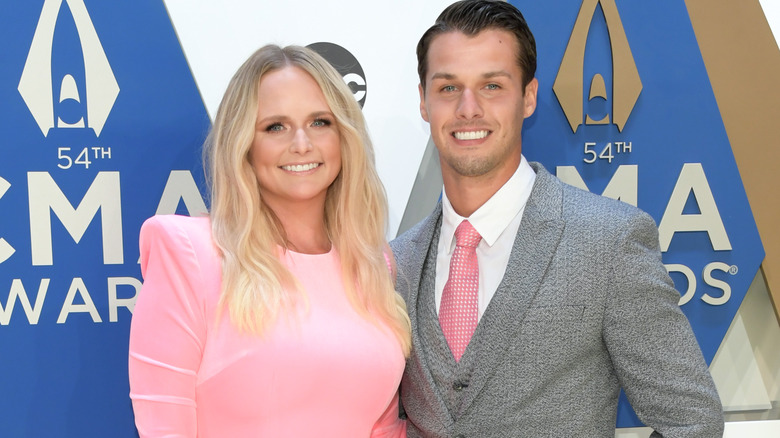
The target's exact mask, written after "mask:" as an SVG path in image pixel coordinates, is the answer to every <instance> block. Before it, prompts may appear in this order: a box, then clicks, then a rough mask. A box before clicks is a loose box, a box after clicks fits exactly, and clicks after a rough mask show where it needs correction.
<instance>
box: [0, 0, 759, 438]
mask: <svg viewBox="0 0 780 438" xmlns="http://www.w3.org/2000/svg"><path fill="white" fill-rule="evenodd" d="M283 3H284V2H264V1H259V2H258V1H238V0H235V1H231V2H208V1H185V0H169V1H162V0H139V1H134V2H101V1H97V0H35V1H24V2H6V3H4V4H3V6H2V9H3V12H2V14H0V35H1V36H2V40H3V41H4V44H3V49H2V50H0V129H2V132H3V139H2V140H0V157H1V158H0V212H1V213H0V394H2V396H0V424H1V425H2V433H0V435H2V436H13V437H17V436H18V437H23V436H24V437H26V436H47V437H59V436H62V437H76V436H79V437H104V436H114V437H134V436H137V434H136V431H135V428H134V426H133V415H132V408H131V405H130V399H129V397H128V392H129V389H128V383H127V342H128V333H129V325H130V320H131V318H132V312H133V307H134V302H135V297H136V295H137V293H138V291H139V289H140V287H141V282H142V279H141V276H140V269H139V266H138V257H139V252H138V246H137V239H138V231H139V229H140V226H141V224H142V222H143V221H144V220H145V219H146V218H148V217H150V216H152V215H154V214H170V213H179V214H189V215H196V214H203V213H204V212H206V211H207V202H206V201H205V197H204V196H203V195H204V193H205V184H204V177H203V170H202V167H201V161H200V147H201V145H202V143H203V140H204V139H205V136H206V134H207V133H208V129H209V127H210V124H211V122H210V120H211V117H213V115H214V113H215V111H216V107H217V105H218V104H219V100H220V99H221V96H222V93H223V92H224V89H225V87H226V85H227V82H228V80H229V79H230V77H231V75H232V74H233V72H234V71H235V70H236V68H237V67H238V66H239V65H240V64H241V63H242V62H243V60H244V59H245V58H246V57H247V56H248V55H249V54H251V53H252V52H253V51H254V50H256V49H257V48H258V47H260V46H261V45H263V44H266V43H277V44H282V45H284V44H300V45H307V46H311V47H312V48H314V49H315V50H318V51H320V52H321V53H323V54H324V55H325V56H326V57H327V58H328V59H329V60H330V61H331V62H333V63H334V64H335V65H338V66H339V69H340V72H341V73H342V75H343V76H344V80H345V81H346V82H347V83H348V84H349V85H350V87H351V88H352V90H353V92H354V94H355V99H356V100H358V101H359V102H360V103H361V105H362V107H363V110H364V114H365V115H366V118H367V120H368V125H369V128H370V131H371V135H372V138H373V140H374V143H375V147H376V149H377V166H378V168H379V172H380V176H381V177H382V179H383V182H384V183H385V186H386V188H387V192H388V198H389V201H390V229H389V230H388V237H389V238H392V237H394V236H395V235H396V233H397V232H398V231H399V230H400V229H403V227H404V226H405V225H406V224H405V222H406V223H408V222H409V221H410V220H412V219H420V218H422V217H424V216H425V215H426V214H427V213H428V212H429V211H430V209H431V208H432V207H433V205H434V203H435V202H436V200H437V198H438V193H439V191H440V190H439V189H440V186H439V185H438V184H440V183H437V182H436V179H435V177H434V178H432V177H431V175H435V174H436V172H437V167H436V166H437V163H436V161H435V160H431V159H430V157H431V147H432V146H431V145H430V144H429V131H428V127H427V125H426V124H425V122H424V121H423V120H422V119H421V118H420V116H419V110H418V108H419V101H418V94H417V83H418V80H417V74H416V58H415V55H414V48H415V45H416V43H417V40H418V38H419V36H420V35H421V34H422V32H423V31H424V30H425V29H426V28H427V27H428V26H430V24H431V23H432V22H433V21H434V19H435V17H436V16H437V15H438V13H439V12H440V11H441V10H442V9H443V8H444V7H445V6H446V5H447V4H449V1H427V2H422V4H420V2H412V1H397V2H386V3H366V2H361V1H351V0H342V1H338V2H330V3H327V4H322V3H321V2H294V4H289V5H288V4H283ZM512 3H513V4H515V5H516V6H518V7H519V8H520V9H521V10H522V11H523V13H524V14H525V16H526V18H527V20H528V21H529V24H530V26H531V29H532V31H533V32H534V34H535V36H536V38H537V45H538V52H539V68H538V72H537V77H538V79H539V82H540V88H539V104H538V108H537V111H536V114H535V115H534V116H533V117H532V118H531V119H529V120H528V121H527V122H526V126H525V127H524V129H525V133H524V141H523V150H524V153H525V155H526V156H527V157H528V158H529V159H530V160H535V161H541V162H542V163H543V164H544V165H545V166H546V167H547V168H548V170H550V171H551V172H554V173H556V174H557V175H558V176H559V177H560V178H561V179H563V180H564V181H566V182H568V183H570V184H573V185H575V186H579V187H582V188H585V189H588V190H590V191H593V192H596V193H600V194H603V195H604V196H610V197H613V198H618V199H621V200H622V201H624V202H627V203H630V204H633V205H637V206H639V207H640V208H642V209H644V210H646V211H648V212H649V213H650V214H651V215H652V216H653V217H654V218H655V220H656V222H657V223H658V224H659V231H660V238H661V246H662V251H663V252H664V263H665V264H666V265H667V269H668V270H669V272H670V274H671V275H672V278H673V279H674V280H675V284H676V286H677V288H678V290H679V291H680V295H681V299H680V305H681V306H682V309H683V311H684V312H685V313H686V315H687V316H688V317H689V319H690V321H691V324H692V325H693V327H694V331H695V332H696V335H697V338H698V340H699V343H700V345H701V347H702V350H703V351H704V354H705V357H706V359H707V360H708V361H711V360H712V358H713V356H714V355H715V352H716V351H717V349H718V347H719V345H720V344H721V341H722V340H723V337H724V335H725V333H726V331H727V329H728V327H729V324H730V323H731V321H732V320H733V318H734V315H735V314H736V312H737V309H738V308H739V305H740V302H741V300H742V298H743V297H744V296H745V293H746V291H747V289H748V287H749V285H750V283H751V281H752V280H753V278H754V277H755V275H756V272H757V270H758V268H759V266H760V264H761V262H762V260H763V258H764V250H763V247H762V244H761V240H760V239H759V235H758V231H757V228H756V224H755V221H754V219H753V215H752V213H751V209H750V206H749V204H748V200H747V196H746V194H745V190H744V188H743V184H742V181H741V179H740V175H739V172H738V169H737V166H736V162H735V159H734V155H733V153H732V148H731V144H730V143H729V138H728V136H727V134H726V131H725V128H724V124H723V120H722V117H721V114H720V112H719V109H718V104H717V102H716V100H715V97H714V95H713V90H712V87H711V85H710V82H709V79H708V75H707V70H706V69H705V65H704V62H703V60H702V56H701V53H700V50H699V46H698V44H697V40H696V36H695V34H694V31H693V28H692V26H691V20H690V18H689V15H688V11H687V9H686V5H685V3H684V2H683V1H682V0H663V1H658V2H627V1H620V0H559V1H558V2H555V5H552V4H550V3H547V2H536V1H530V0H528V1H513V2H512ZM431 181H434V182H433V183H431ZM432 184H433V186H432ZM431 187H433V189H431ZM638 424H639V423H638V421H637V419H636V417H635V415H634V414H633V412H632V411H631V409H630V407H629V406H628V405H627V404H625V403H622V404H621V407H620V412H619V418H618V426H621V427H629V426H635V425H638Z"/></svg>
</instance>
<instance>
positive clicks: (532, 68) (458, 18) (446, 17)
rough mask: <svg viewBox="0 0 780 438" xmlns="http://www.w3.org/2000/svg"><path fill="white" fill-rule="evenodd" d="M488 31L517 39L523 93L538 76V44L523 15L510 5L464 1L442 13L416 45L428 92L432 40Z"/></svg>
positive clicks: (489, 0) (498, 1)
mask: <svg viewBox="0 0 780 438" xmlns="http://www.w3.org/2000/svg"><path fill="white" fill-rule="evenodd" d="M486 29H493V30H503V31H506V32H509V33H511V34H512V35H514V36H515V39H516V40H517V47H518V50H517V65H519V66H520V70H521V71H522V74H523V78H522V79H523V90H525V86H526V85H528V83H529V82H531V80H532V79H533V78H534V75H535V74H536V41H535V40H534V36H533V34H532V33H531V29H529V28H528V24H527V23H526V22H525V18H524V17H523V14H521V13H520V11H519V10H517V8H516V7H514V6H512V5H511V4H510V3H508V2H505V1H501V0H462V1H459V2H455V3H453V4H451V5H449V6H447V8H446V9H445V10H444V11H442V13H441V14H440V15H439V18H437V19H436V23H435V24H434V25H433V26H431V27H430V28H429V29H428V30H427V31H425V33H424V34H423V36H422V38H420V42H419V43H417V73H418V74H419V75H420V84H421V85H422V87H423V89H425V75H426V74H427V73H428V59H427V57H428V49H429V47H430V45H431V41H433V39H434V38H435V37H436V36H438V35H440V34H443V33H447V32H461V33H463V34H465V35H467V36H475V35H477V34H478V33H480V32H482V31H483V30H486Z"/></svg>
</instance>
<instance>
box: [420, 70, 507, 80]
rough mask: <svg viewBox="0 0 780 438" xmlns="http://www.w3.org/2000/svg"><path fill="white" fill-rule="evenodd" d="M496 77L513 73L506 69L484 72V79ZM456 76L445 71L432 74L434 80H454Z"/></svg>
mask: <svg viewBox="0 0 780 438" xmlns="http://www.w3.org/2000/svg"><path fill="white" fill-rule="evenodd" d="M495 77H506V78H511V77H512V75H511V74H509V72H507V71H505V70H496V71H489V72H486V73H483V74H482V78H483V79H492V78H495ZM456 78H457V76H455V75H454V74H452V73H445V72H438V73H434V74H433V76H431V80H432V81H434V80H436V79H443V80H446V81H451V80H454V79H456Z"/></svg>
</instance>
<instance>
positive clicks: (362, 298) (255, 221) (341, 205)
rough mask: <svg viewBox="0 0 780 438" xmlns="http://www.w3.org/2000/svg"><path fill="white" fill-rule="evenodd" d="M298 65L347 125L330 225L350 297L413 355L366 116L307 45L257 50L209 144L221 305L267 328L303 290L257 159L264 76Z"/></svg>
mask: <svg viewBox="0 0 780 438" xmlns="http://www.w3.org/2000/svg"><path fill="white" fill-rule="evenodd" d="M288 66H294V67H298V68H300V69H302V70H304V71H306V72H307V73H309V74H310V75H311V76H312V78H314V80H315V81H317V83H318V84H319V86H320V89H321V90H322V92H323V94H324V96H325V99H326V101H327V103H328V106H329V107H330V109H331V111H332V112H333V114H334V116H335V118H336V122H337V125H338V129H339V134H340V137H341V162H342V164H341V171H340V173H339V175H338V176H337V177H336V180H335V181H334V182H333V184H331V186H330V187H329V188H328V192H327V198H326V201H325V226H326V230H327V233H328V236H329V237H330V238H331V240H332V243H333V245H334V246H335V248H336V249H337V250H338V252H339V255H340V258H341V266H342V276H343V278H344V285H345V288H346V293H347V297H348V298H349V301H350V302H351V303H352V306H353V307H354V308H355V310H356V311H357V312H358V313H359V314H361V315H363V316H364V317H366V318H367V319H369V320H374V318H377V319H379V320H381V321H383V322H384V323H385V324H387V325H388V326H389V327H390V329H391V330H392V332H393V333H394V334H395V335H396V337H397V338H398V341H399V343H400V344H401V347H402V349H403V351H404V354H405V355H407V356H408V354H409V350H410V348H411V339H410V332H411V328H410V322H409V317H408V316H407V313H406V305H405V304H404V301H403V299H402V298H401V296H400V295H398V294H397V293H396V292H395V290H394V286H393V280H392V277H391V275H390V273H389V272H388V267H387V263H386V261H385V258H384V254H383V252H384V251H389V249H388V246H387V241H386V239H385V234H384V233H385V227H386V221H387V200H386V197H385V192H384V187H383V186H382V184H381V182H380V180H379V176H378V175H377V173H376V169H375V166H374V151H373V146H372V145H371V140H370V139H369V137H368V133H367V130H366V126H365V120H364V119H363V113H362V111H361V109H360V107H359V106H358V104H357V102H356V101H355V98H354V97H353V95H352V92H351V91H350V89H349V87H347V85H346V84H345V83H344V80H343V79H342V78H341V75H339V74H338V73H337V72H336V70H335V69H334V68H333V67H332V66H331V65H330V64H329V63H328V62H327V61H326V60H324V59H323V58H322V57H321V56H319V55H318V54H316V53H315V52H314V51H312V50H310V49H307V48H304V47H299V46H287V47H284V48H281V47H279V46H276V45H267V46H264V47H262V48H260V49H259V50H258V51H256V52H255V53H254V54H253V55H252V56H250V57H249V59H247V60H246V62H244V64H243V65H242V66H241V67H240V68H239V69H238V71H237V72H236V73H235V75H234V76H233V78H232V79H231V81H230V84H229V85H228V87H227V90H226V91H225V95H224V97H223V98H222V102H221V103H220V105H219V109H218V110H217V116H216V119H215V121H214V125H213V127H212V130H211V132H210V133H209V137H208V139H207V141H206V145H205V147H204V161H205V163H206V173H207V175H208V181H209V185H210V189H211V190H210V191H211V226H212V233H213V238H214V242H215V244H216V245H217V247H218V248H219V251H220V253H221V256H222V291H221V299H220V308H227V309H228V310H229V313H230V318H231V320H232V321H233V323H234V324H236V326H237V327H238V328H239V329H241V330H244V331H247V332H250V333H256V334H262V333H263V332H264V331H265V329H266V328H267V327H268V324H269V323H270V322H271V321H273V320H274V319H275V318H276V317H277V316H278V312H279V311H280V309H281V308H283V307H284V306H287V305H289V304H291V303H292V302H294V301H295V300H296V299H297V298H299V296H297V295H300V294H302V291H300V290H299V287H298V283H297V282H296V280H295V278H293V276H292V274H291V273H290V272H289V271H288V270H287V268H286V267H285V266H284V265H283V264H282V263H281V262H280V260H279V259H278V258H277V249H276V248H277V245H279V246H282V247H285V248H286V247H287V236H286V234H285V230H284V227H283V226H282V224H281V223H280V222H279V220H278V218H277V217H276V215H275V214H274V212H273V211H272V210H271V209H270V208H269V207H268V206H267V205H266V204H265V202H264V201H263V197H262V193H261V192H260V189H259V186H258V183H257V178H256V176H255V173H254V170H253V168H252V166H251V164H250V162H249V151H250V148H251V145H252V141H253V138H254V133H255V122H256V117H257V105H258V102H257V96H258V88H259V84H260V80H261V79H262V77H263V76H264V75H265V74H267V73H269V72H272V71H275V70H279V69H282V68H284V67H288Z"/></svg>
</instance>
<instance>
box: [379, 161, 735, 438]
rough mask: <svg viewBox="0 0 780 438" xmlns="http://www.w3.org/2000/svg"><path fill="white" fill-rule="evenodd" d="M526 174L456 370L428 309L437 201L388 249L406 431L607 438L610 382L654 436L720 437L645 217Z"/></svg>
mask: <svg viewBox="0 0 780 438" xmlns="http://www.w3.org/2000/svg"><path fill="white" fill-rule="evenodd" d="M532 167H533V168H534V170H535V171H536V173H537V177H536V182H535V184H534V187H533V190H532V193H531V197H530V199H529V200H528V203H527V205H526V207H525V212H524V214H523V218H522V222H521V224H520V229H519V231H518V233H517V236H516V238H515V243H514V248H513V249H512V253H511V255H510V258H509V263H508V266H507V268H506V272H505V275H504V278H503V280H502V282H501V284H500V286H499V287H498V289H497V291H496V293H495V295H494V297H493V298H492V300H491V302H490V304H489V305H488V307H487V309H486V311H485V313H484V315H483V316H482V318H481V319H480V322H479V325H478V327H477V330H476V332H475V333H474V336H473V338H472V340H471V342H470V344H469V346H468V348H467V349H466V352H465V354H464V356H463V358H462V359H461V361H460V363H456V362H455V360H454V359H453V358H452V355H451V354H449V350H448V348H447V346H446V342H445V340H444V336H443V335H442V334H441V329H440V328H439V326H438V320H437V318H436V314H435V307H433V306H434V303H433V281H434V280H433V278H434V272H433V271H434V269H435V256H436V254H435V253H436V244H437V242H438V235H439V229H440V218H441V204H439V205H438V206H437V207H436V209H435V210H434V212H433V213H432V214H431V215H430V216H429V217H428V218H427V219H425V220H423V221H422V222H421V223H419V224H418V225H417V226H415V227H414V228H412V229H411V230H409V231H407V232H406V233H404V234H403V235H401V236H400V237H398V238H397V239H395V240H394V241H393V242H391V246H392V248H393V252H394V254H395V257H396V261H397V265H398V277H397V288H398V290H399V292H400V293H401V294H402V296H403V297H404V299H405V300H406V303H407V306H408V310H409V316H410V318H411V321H412V341H413V351H412V354H411V357H410V358H409V360H408V361H407V365H406V371H405V373H404V377H403V381H402V384H401V397H402V404H403V407H404V409H405V411H406V414H407V416H408V421H409V437H441V438H445V437H455V436H470V437H480V438H487V437H515V436H517V437H520V436H523V437H534V438H536V437H555V438H560V437H605V438H606V437H613V436H614V433H615V418H616V406H617V400H618V394H619V390H620V388H621V387H622V388H623V389H624V390H625V392H626V395H627V396H628V398H629V400H630V401H631V403H632V405H633V407H634V408H635V410H636V412H637V414H638V415H639V417H640V418H641V419H642V421H644V422H645V423H646V424H647V425H648V426H650V427H652V428H653V429H654V430H655V431H656V433H654V436H664V437H701V438H705V437H706V438H712V437H719V436H722V434H723V416H722V408H721V405H720V399H719V398H718V394H717V392H716V389H715V386H714V384H713V382H712V378H711V377H710V375H709V372H708V371H707V366H706V364H705V362H704V359H703V357H702V354H701V351H700V349H699V347H698V344H697V342H696V339H695V337H694V335H693V332H692V330H691V327H690V324H689V323H688V320H687V319H686V317H685V315H683V313H682V312H681V311H680V309H679V307H678V305H677V302H678V300H679V298H680V295H679V293H678V292H677V291H676V290H675V289H674V285H673V283H672V281H671V279H670V278H669V275H668V274H667V272H666V270H665V268H664V266H663V264H662V262H661V253H660V251H659V247H658V232H657V228H656V226H655V223H654V222H653V220H652V218H651V217H650V216H649V215H647V214H646V213H643V212H641V211H640V210H639V209H636V208H634V207H631V206H629V205H627V204H625V203H622V202H619V201H614V200H611V199H607V198H604V197H601V196H598V195H594V194H591V193H588V192H586V191H583V190H579V189H576V188H574V187H571V186H568V185H566V184H563V183H562V182H560V181H559V180H558V179H557V178H555V177H554V176H552V175H550V174H549V173H548V172H547V171H546V170H545V169H544V168H543V167H541V165H539V164H538V163H532ZM659 434H660V435H659Z"/></svg>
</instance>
